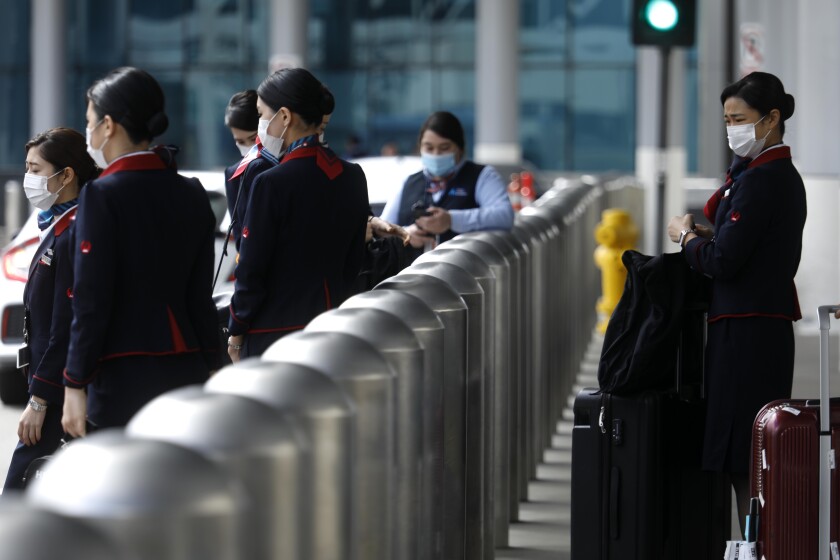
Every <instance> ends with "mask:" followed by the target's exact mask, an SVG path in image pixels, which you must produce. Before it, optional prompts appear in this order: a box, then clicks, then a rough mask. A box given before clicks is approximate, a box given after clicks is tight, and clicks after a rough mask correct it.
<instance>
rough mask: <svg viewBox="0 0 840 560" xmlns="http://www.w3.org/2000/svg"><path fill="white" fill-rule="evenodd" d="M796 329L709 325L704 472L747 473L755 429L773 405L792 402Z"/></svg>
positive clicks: (771, 324)
mask: <svg viewBox="0 0 840 560" xmlns="http://www.w3.org/2000/svg"><path fill="white" fill-rule="evenodd" d="M794 344H795V343H794V336H793V324H792V323H791V321H787V320H784V319H771V318H767V317H744V318H732V319H721V320H719V321H715V322H714V323H710V324H709V330H708V344H707V347H706V357H707V361H706V394H707V397H708V408H707V415H706V433H705V439H704V445H703V468H704V469H706V470H711V471H719V472H729V473H748V472H749V468H750V449H751V441H752V426H753V421H754V420H755V416H756V414H758V411H759V410H761V408H762V407H763V406H764V405H765V404H767V403H768V402H770V401H773V400H776V399H787V398H790V394H791V386H792V384H793V358H794Z"/></svg>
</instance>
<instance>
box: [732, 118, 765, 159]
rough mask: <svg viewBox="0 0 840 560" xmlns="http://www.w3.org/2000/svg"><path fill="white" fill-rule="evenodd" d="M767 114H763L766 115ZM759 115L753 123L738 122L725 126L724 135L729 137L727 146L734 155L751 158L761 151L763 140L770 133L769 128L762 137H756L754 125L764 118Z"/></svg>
mask: <svg viewBox="0 0 840 560" xmlns="http://www.w3.org/2000/svg"><path fill="white" fill-rule="evenodd" d="M766 116H767V115H764V117H766ZM764 117H761V118H760V119H758V120H757V121H756V122H754V123H748V124H738V125H733V126H727V127H726V137H727V138H728V139H729V148H730V149H731V150H732V151H733V152H735V155H738V156H741V157H744V158H753V157H755V156H757V155H758V154H759V153H761V150H762V148H764V142H765V141H766V140H767V137H768V136H769V135H770V130H773V129H772V128H771V129H770V130H768V131H767V134H765V135H764V138H761V139H756V137H755V125H757V124H758V123H760V122H761V121H763V120H764Z"/></svg>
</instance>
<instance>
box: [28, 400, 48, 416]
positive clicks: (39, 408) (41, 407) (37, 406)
mask: <svg viewBox="0 0 840 560" xmlns="http://www.w3.org/2000/svg"><path fill="white" fill-rule="evenodd" d="M29 408H31V409H32V410H34V411H35V412H44V411H45V410H47V405H45V404H41V403H39V402H38V401H36V400H35V399H33V398H32V397H30V398H29Z"/></svg>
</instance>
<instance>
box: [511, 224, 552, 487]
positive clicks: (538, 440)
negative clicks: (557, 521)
mask: <svg viewBox="0 0 840 560" xmlns="http://www.w3.org/2000/svg"><path fill="white" fill-rule="evenodd" d="M513 233H514V235H516V236H517V238H518V239H519V240H520V242H524V243H525V244H527V245H528V247H529V251H530V258H529V259H528V261H529V262H528V264H529V266H528V272H527V274H526V276H527V278H528V281H527V282H526V292H527V294H526V296H527V304H526V309H527V310H528V313H527V316H526V317H525V325H524V327H523V330H524V332H525V339H526V342H525V352H526V360H525V362H526V364H528V366H527V370H528V374H527V375H526V379H527V380H528V385H529V386H528V391H527V393H528V394H527V395H526V401H527V403H528V406H527V409H528V410H527V418H526V424H527V431H528V433H529V434H530V437H529V438H528V440H527V443H528V449H529V452H528V455H527V465H528V467H527V469H526V473H525V476H526V477H527V479H528V480H535V479H536V476H537V465H539V464H540V462H541V461H542V452H543V446H542V442H543V425H542V422H541V421H540V419H541V418H542V406H541V405H542V399H541V398H540V395H541V393H540V391H541V390H543V389H542V388H543V387H544V386H545V378H546V367H547V366H546V362H545V354H544V351H543V350H544V347H543V346H541V344H543V337H544V336H545V330H544V325H545V309H544V308H543V307H542V306H541V303H542V302H543V301H544V300H545V291H546V290H547V289H548V286H547V285H546V284H545V274H546V263H545V261H546V258H547V256H546V255H547V253H546V246H545V245H546V239H545V238H544V237H543V235H542V233H541V231H540V230H539V228H538V227H537V226H536V225H535V224H534V223H533V222H529V221H528V220H526V219H523V218H522V217H520V216H517V218H516V222H515V224H514V227H513ZM526 484H527V483H526Z"/></svg>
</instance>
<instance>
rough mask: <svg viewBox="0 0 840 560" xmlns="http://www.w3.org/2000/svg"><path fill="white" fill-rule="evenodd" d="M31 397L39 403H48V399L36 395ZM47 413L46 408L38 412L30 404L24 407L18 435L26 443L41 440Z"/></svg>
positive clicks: (29, 444) (31, 443)
mask: <svg viewBox="0 0 840 560" xmlns="http://www.w3.org/2000/svg"><path fill="white" fill-rule="evenodd" d="M31 398H32V400H34V401H35V402H37V403H38V404H44V405H45V404H47V401H45V400H44V399H42V398H39V397H35V396H33V397H31ZM46 415H47V411H46V410H42V411H40V412H38V411H37V410H35V409H34V408H32V407H31V406H29V405H28V404H27V405H26V408H25V409H23V414H21V415H20V421H19V422H18V430H17V435H18V438H19V439H20V441H22V442H23V444H24V445H26V446H31V445H35V444H36V443H38V442H39V441H40V440H41V428H42V427H43V426H44V418H45V417H46Z"/></svg>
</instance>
